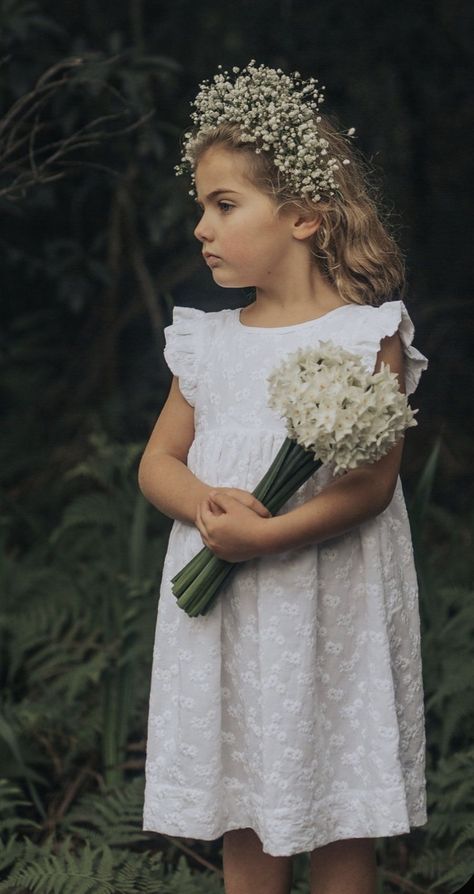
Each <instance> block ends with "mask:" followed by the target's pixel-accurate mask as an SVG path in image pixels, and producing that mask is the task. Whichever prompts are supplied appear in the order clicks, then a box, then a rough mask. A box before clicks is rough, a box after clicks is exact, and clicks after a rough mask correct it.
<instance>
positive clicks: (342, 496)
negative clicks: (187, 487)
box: [197, 334, 405, 561]
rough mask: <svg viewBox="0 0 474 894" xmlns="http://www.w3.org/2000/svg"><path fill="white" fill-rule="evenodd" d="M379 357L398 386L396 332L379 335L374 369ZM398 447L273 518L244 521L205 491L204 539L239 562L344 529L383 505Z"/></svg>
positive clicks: (239, 510) (225, 500)
mask: <svg viewBox="0 0 474 894" xmlns="http://www.w3.org/2000/svg"><path fill="white" fill-rule="evenodd" d="M382 361H383V362H385V363H386V364H388V365H389V366H390V368H391V370H392V372H395V373H397V374H398V380H399V383H400V390H401V391H404V390H405V389H404V385H403V383H404V365H403V352H402V346H401V342H400V337H399V335H398V334H395V335H393V336H390V337H388V338H384V339H383V340H382V343H381V348H380V351H379V353H378V355H377V363H376V367H375V369H376V371H377V370H379V369H380V365H381V363H382ZM402 451H403V439H402V440H401V441H400V442H399V443H398V444H396V445H395V446H394V447H393V448H392V449H391V450H390V452H389V453H388V454H386V456H384V457H382V458H381V459H379V460H377V461H376V462H375V463H371V464H367V465H364V466H360V467H359V468H358V469H353V470H351V471H349V472H346V473H345V474H344V475H343V476H342V477H340V478H337V479H335V480H334V481H333V482H331V484H329V485H328V486H327V487H325V489H324V490H323V491H321V492H320V493H319V494H317V495H316V496H314V497H312V498H311V499H309V500H308V501H307V502H306V503H303V505H301V506H298V507H296V508H295V509H291V510H290V511H289V512H286V513H284V514H283V515H276V516H274V517H273V518H268V519H262V518H256V517H255V518H253V519H250V517H248V518H247V520H246V517H245V509H244V507H238V506H237V505H236V504H235V503H233V502H232V501H231V499H230V498H229V497H227V496H226V495H220V494H216V496H215V497H214V496H212V492H211V496H210V497H208V498H206V499H205V500H204V501H203V503H201V504H200V507H199V510H198V516H197V518H198V522H199V525H200V526H201V527H200V530H201V535H204V536H203V539H204V542H205V543H206V545H208V546H209V547H210V549H212V550H213V551H214V552H215V553H216V555H218V556H219V557H220V558H224V559H227V560H228V561H243V560H244V559H247V558H252V557H255V556H261V555H269V554H272V553H278V552H284V551H285V550H287V549H294V548H297V547H300V546H305V545H307V544H310V543H320V542H321V541H324V540H328V539H330V538H331V537H337V536H339V535H340V534H344V533H345V532H346V531H348V530H350V529H351V528H353V527H355V526H357V525H360V524H361V523H362V522H364V521H367V520H368V519H370V518H373V517H374V516H376V515H378V514H379V513H380V512H382V511H383V510H384V509H386V507H387V506H388V504H389V503H390V501H391V499H392V496H393V492H394V489H395V485H396V482H397V477H398V473H399V469H400V461H401V457H402ZM213 504H214V505H215V506H216V508H214V506H213ZM219 512H222V513H223V514H222V515H221V514H217V513H219Z"/></svg>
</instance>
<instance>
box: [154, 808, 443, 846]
mask: <svg viewBox="0 0 474 894" xmlns="http://www.w3.org/2000/svg"><path fill="white" fill-rule="evenodd" d="M426 822H427V815H426V813H424V812H420V813H419V814H417V815H416V816H414V817H413V819H411V820H410V823H409V824H406V823H403V824H401V825H400V826H394V825H391V826H388V827H387V826H384V827H382V826H377V827H376V828H374V829H372V830H370V831H367V828H366V827H358V826H356V825H355V826H354V827H353V828H352V829H351V831H350V832H349V831H347V830H346V831H341V832H338V831H337V830H334V832H333V833H330V834H328V835H323V836H321V835H313V837H312V838H308V839H307V840H304V841H302V842H301V845H299V844H295V845H292V846H290V849H289V850H288V845H286V846H284V845H282V844H278V843H276V842H275V843H272V842H271V841H269V840H268V838H267V840H266V841H262V838H261V832H259V829H258V823H255V822H254V823H253V824H252V822H251V821H249V822H248V823H246V822H240V823H239V824H238V825H235V824H234V823H226V824H224V826H222V827H220V828H221V831H220V832H217V833H216V834H214V833H212V834H211V833H207V834H206V835H203V834H202V832H201V831H200V830H197V829H196V830H195V831H189V830H188V832H187V834H184V833H183V830H182V829H179V828H178V827H177V826H173V825H172V824H170V825H167V824H166V823H160V828H159V829H157V828H154V827H153V823H152V820H145V821H144V823H143V826H142V829H143V831H144V832H153V833H155V834H158V835H172V836H173V838H184V839H192V840H194V841H217V840H218V839H219V838H221V837H222V836H223V835H224V833H225V832H232V831H235V830H237V829H251V830H252V832H255V834H256V835H257V836H258V837H259V838H260V840H261V841H262V845H263V853H264V854H268V855H269V856H271V857H293V856H296V855H297V854H302V853H310V852H311V851H312V850H314V849H315V848H318V847H324V845H326V844H330V843H331V842H333V841H343V840H347V839H350V838H390V837H395V836H398V835H405V834H407V833H409V832H410V830H411V829H413V828H416V827H418V826H424V825H425V823H426Z"/></svg>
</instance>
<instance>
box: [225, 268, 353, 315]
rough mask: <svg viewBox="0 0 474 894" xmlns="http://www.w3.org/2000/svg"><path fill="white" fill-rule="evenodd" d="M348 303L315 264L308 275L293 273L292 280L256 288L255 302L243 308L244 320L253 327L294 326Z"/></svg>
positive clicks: (305, 272) (306, 272)
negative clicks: (295, 274)
mask: <svg viewBox="0 0 474 894" xmlns="http://www.w3.org/2000/svg"><path fill="white" fill-rule="evenodd" d="M301 273H303V271H301ZM304 274H308V271H304ZM346 303H347V302H345V301H343V299H342V298H341V296H340V295H339V292H338V291H337V289H336V287H335V286H333V285H332V284H331V283H329V282H328V280H327V279H326V278H325V277H323V275H322V274H321V272H320V271H319V269H318V268H317V267H316V266H314V267H312V268H311V270H310V271H309V274H308V275H300V276H296V277H295V276H294V275H293V276H292V277H291V283H289V282H288V283H285V282H281V281H280V282H279V283H278V284H277V285H276V286H273V287H268V288H262V287H257V289H256V297H255V301H254V302H253V304H251V305H249V306H248V307H246V308H244V309H243V310H242V312H241V320H242V322H243V323H246V322H247V323H249V324H250V325H254V326H258V325H265V326H268V325H270V326H287V325H288V326H291V325H294V324H297V323H305V322H306V321H307V320H313V319H315V318H316V317H320V316H323V314H325V313H328V312H329V311H331V310H334V309H335V308H336V307H340V306H341V305H344V304H346Z"/></svg>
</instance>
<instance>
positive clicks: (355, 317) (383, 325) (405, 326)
mask: <svg viewBox="0 0 474 894" xmlns="http://www.w3.org/2000/svg"><path fill="white" fill-rule="evenodd" d="M347 307H348V313H347V314H345V316H344V320H342V319H341V318H340V319H339V320H338V325H340V324H341V323H342V327H343V329H345V330H346V332H347V333H348V336H350V340H351V342H352V343H353V345H354V347H356V348H357V351H358V353H360V354H361V355H362V357H363V358H364V359H365V361H366V363H367V366H368V367H371V368H373V367H374V365H375V361H376V358H377V354H378V352H379V350H380V345H381V341H382V339H383V338H386V337H388V336H392V335H395V333H398V335H399V337H400V341H401V344H402V349H403V353H404V357H405V379H406V389H407V393H408V394H410V393H411V392H413V391H414V390H415V388H416V387H417V385H418V382H419V380H420V376H421V373H422V372H423V370H425V369H426V368H427V366H428V360H427V358H426V357H425V356H424V355H423V354H421V353H420V351H418V350H417V349H416V348H415V347H414V346H413V339H414V336H415V327H414V324H413V320H412V319H411V317H410V314H409V313H408V311H407V309H406V307H405V304H404V303H403V301H400V300H399V301H385V302H384V303H383V304H379V305H377V306H372V305H370V304H354V305H347Z"/></svg>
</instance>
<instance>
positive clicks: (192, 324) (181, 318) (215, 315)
mask: <svg viewBox="0 0 474 894" xmlns="http://www.w3.org/2000/svg"><path fill="white" fill-rule="evenodd" d="M233 315H234V311H232V310H229V309H227V308H226V309H224V310H216V311H206V310H200V309H199V308H197V307H184V306H183V305H178V304H176V305H175V306H174V307H173V322H172V323H170V325H169V326H166V328H165V330H164V331H165V335H166V333H169V332H170V331H171V330H172V329H173V330H175V331H182V332H188V331H190V330H195V329H196V328H197V329H200V330H202V329H204V328H207V327H209V326H210V325H212V324H213V323H214V324H216V323H217V324H218V323H219V322H222V323H223V322H224V321H226V320H228V319H230V318H231V317H232V316H233Z"/></svg>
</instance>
